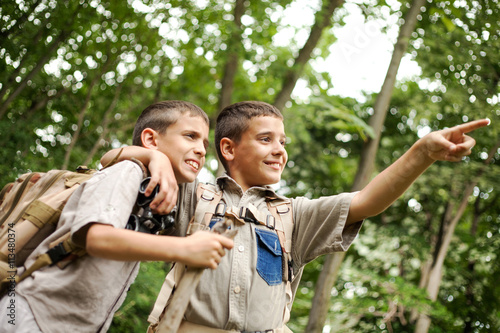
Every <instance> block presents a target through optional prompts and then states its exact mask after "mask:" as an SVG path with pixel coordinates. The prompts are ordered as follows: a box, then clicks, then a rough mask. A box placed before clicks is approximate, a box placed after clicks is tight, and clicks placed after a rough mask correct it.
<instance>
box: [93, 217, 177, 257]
mask: <svg viewBox="0 0 500 333" xmlns="http://www.w3.org/2000/svg"><path fill="white" fill-rule="evenodd" d="M177 238H178V237H172V236H162V237H159V236H153V235H149V234H145V233H139V232H134V231H131V230H125V229H117V228H114V227H112V226H109V225H101V224H94V225H92V227H91V228H89V230H88V232H87V244H86V250H87V252H88V253H89V254H90V255H91V256H94V257H99V258H104V259H109V260H117V261H165V262H170V261H176V260H177V259H178V256H177V251H178V249H179V246H178V244H177V242H178V241H179V239H177Z"/></svg>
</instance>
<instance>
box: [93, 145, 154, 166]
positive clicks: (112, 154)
mask: <svg viewBox="0 0 500 333" xmlns="http://www.w3.org/2000/svg"><path fill="white" fill-rule="evenodd" d="M120 151H121V153H120ZM118 154H120V155H119V156H118ZM151 154H152V151H151V150H149V149H146V148H144V147H139V146H127V147H123V148H116V149H112V150H110V151H108V152H107V153H106V154H104V155H103V156H102V157H101V164H102V165H104V166H105V165H107V164H108V163H110V162H111V161H113V159H115V158H116V161H117V162H120V161H125V160H130V159H131V158H132V157H133V158H136V159H138V160H139V161H141V162H142V163H144V165H148V163H149V161H150V159H151Z"/></svg>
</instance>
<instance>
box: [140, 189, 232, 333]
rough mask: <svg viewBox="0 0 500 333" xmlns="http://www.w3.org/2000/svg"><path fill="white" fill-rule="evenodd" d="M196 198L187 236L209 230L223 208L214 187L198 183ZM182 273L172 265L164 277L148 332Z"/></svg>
mask: <svg viewBox="0 0 500 333" xmlns="http://www.w3.org/2000/svg"><path fill="white" fill-rule="evenodd" d="M196 197H197V198H198V202H197V204H196V209H195V212H194V216H193V218H192V219H191V221H190V222H189V225H188V229H187V232H186V234H187V236H189V235H191V234H193V233H194V232H196V231H198V230H207V229H209V223H210V220H211V218H212V216H213V215H214V214H218V211H219V210H220V209H221V207H223V206H219V203H220V200H221V199H222V192H221V191H217V189H216V187H215V185H212V184H205V183H198V187H197V188H196ZM224 207H225V205H224ZM220 213H222V216H224V213H223V212H219V214H220ZM184 271H185V267H184V266H182V265H179V264H175V263H174V266H173V268H172V269H171V270H170V272H169V273H168V274H167V276H166V277H165V281H163V285H162V286H161V289H160V292H159V293H158V296H157V298H156V302H155V304H154V306H153V310H152V311H151V313H150V315H149V317H148V322H149V323H150V324H151V325H149V328H148V332H155V330H156V327H157V326H158V323H159V322H160V318H161V317H162V315H163V313H164V311H165V308H166V307H167V304H168V301H169V299H170V296H171V295H172V292H173V290H174V289H175V286H176V282H178V281H180V279H181V277H182V274H183V273H184Z"/></svg>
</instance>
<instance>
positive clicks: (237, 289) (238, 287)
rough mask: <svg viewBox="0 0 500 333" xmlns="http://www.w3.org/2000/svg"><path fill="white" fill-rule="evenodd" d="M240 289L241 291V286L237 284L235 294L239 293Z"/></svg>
mask: <svg viewBox="0 0 500 333" xmlns="http://www.w3.org/2000/svg"><path fill="white" fill-rule="evenodd" d="M240 291H241V288H240V286H236V287H234V293H235V294H239V293H240Z"/></svg>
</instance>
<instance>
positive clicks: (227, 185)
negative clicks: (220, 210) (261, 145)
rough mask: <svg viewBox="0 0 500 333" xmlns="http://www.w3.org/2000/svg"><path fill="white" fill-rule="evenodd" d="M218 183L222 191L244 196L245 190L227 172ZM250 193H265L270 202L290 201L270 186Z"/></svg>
mask: <svg viewBox="0 0 500 333" xmlns="http://www.w3.org/2000/svg"><path fill="white" fill-rule="evenodd" d="M216 183H217V185H218V187H219V189H220V190H231V189H234V190H237V191H238V192H240V193H241V194H242V195H243V189H242V188H241V186H240V185H239V184H238V183H237V182H236V181H235V180H234V179H233V178H231V176H229V175H228V174H227V172H224V174H223V175H222V176H220V177H218V178H217V180H216ZM248 191H253V192H257V193H259V192H264V196H265V197H266V198H268V199H270V200H275V199H284V200H286V199H288V198H286V197H284V196H282V195H279V194H277V193H276V191H275V190H274V189H273V188H272V187H271V186H269V185H263V186H253V187H251V188H250V189H248Z"/></svg>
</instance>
